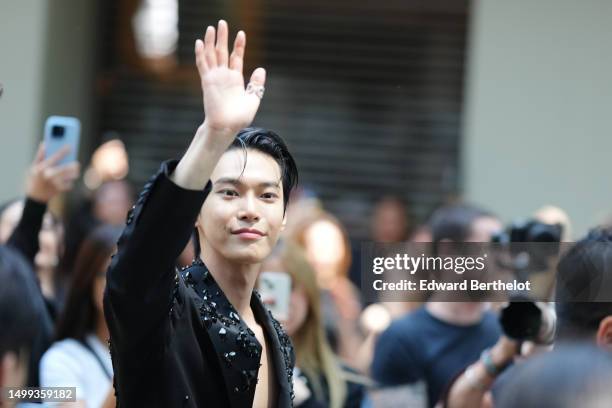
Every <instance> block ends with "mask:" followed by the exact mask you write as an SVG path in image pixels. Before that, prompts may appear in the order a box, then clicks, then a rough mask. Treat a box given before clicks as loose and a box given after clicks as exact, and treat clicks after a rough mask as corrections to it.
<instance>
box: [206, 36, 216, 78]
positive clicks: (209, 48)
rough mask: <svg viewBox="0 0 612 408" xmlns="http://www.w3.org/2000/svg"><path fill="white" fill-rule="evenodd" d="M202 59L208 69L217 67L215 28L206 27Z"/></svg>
mask: <svg viewBox="0 0 612 408" xmlns="http://www.w3.org/2000/svg"><path fill="white" fill-rule="evenodd" d="M204 59H205V60H206V66H207V67H208V69H212V68H214V67H216V66H217V53H216V51H215V27H213V26H208V27H207V28H206V34H204Z"/></svg>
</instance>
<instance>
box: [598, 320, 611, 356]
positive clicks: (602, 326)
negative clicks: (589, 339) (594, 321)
mask: <svg viewBox="0 0 612 408" xmlns="http://www.w3.org/2000/svg"><path fill="white" fill-rule="evenodd" d="M597 345H598V346H599V347H601V348H604V349H607V350H610V351H612V315H610V316H606V317H604V318H603V319H601V322H599V328H598V329H597Z"/></svg>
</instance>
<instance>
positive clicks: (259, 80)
mask: <svg viewBox="0 0 612 408" xmlns="http://www.w3.org/2000/svg"><path fill="white" fill-rule="evenodd" d="M249 82H250V83H252V84H253V85H261V86H264V85H265V84H266V70H265V69H263V68H257V69H256V70H255V71H253V73H252V74H251V80H250V81H249Z"/></svg>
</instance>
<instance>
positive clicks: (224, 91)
mask: <svg viewBox="0 0 612 408" xmlns="http://www.w3.org/2000/svg"><path fill="white" fill-rule="evenodd" d="M227 43H228V27H227V23H226V22H225V21H223V20H221V21H219V25H218V29H217V31H216V32H215V28H214V27H212V26H209V27H208V28H207V29H206V34H205V36H204V41H202V40H199V39H198V40H196V43H195V55H196V65H197V66H198V72H199V73H200V81H201V85H202V92H203V93H204V113H205V120H204V125H205V126H207V127H208V128H209V129H210V130H211V131H212V132H214V133H216V132H221V133H223V134H228V137H229V136H231V137H232V138H233V136H235V134H236V133H237V132H238V131H239V130H240V129H242V128H244V127H247V126H249V125H250V124H251V122H252V121H253V119H254V118H255V114H256V113H257V109H258V108H259V103H260V101H261V97H262V96H263V89H264V88H263V87H264V84H265V81H266V71H265V70H264V69H263V68H257V69H256V70H255V71H253V74H252V75H251V79H250V82H249V85H248V86H247V87H246V88H245V85H244V77H243V75H242V66H243V59H244V51H245V47H246V35H245V33H244V32H243V31H239V32H238V34H237V35H236V40H235V41H234V49H233V51H232V53H231V55H229V54H228V44H227Z"/></svg>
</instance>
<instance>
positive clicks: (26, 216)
mask: <svg viewBox="0 0 612 408" xmlns="http://www.w3.org/2000/svg"><path fill="white" fill-rule="evenodd" d="M46 210H47V204H46V203H44V202H39V201H36V200H33V199H32V198H30V197H28V198H26V200H25V204H24V207H23V214H22V215H21V219H20V220H19V224H17V227H16V228H15V231H13V233H12V234H11V236H10V238H9V240H8V241H7V244H8V245H10V246H12V247H13V248H15V249H17V250H18V251H19V252H21V254H22V255H23V256H24V257H25V258H27V259H28V260H29V261H30V262H32V263H34V257H35V256H36V253H37V252H38V249H39V243H38V234H39V233H40V229H41V228H42V222H43V217H44V215H45V211H46Z"/></svg>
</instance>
